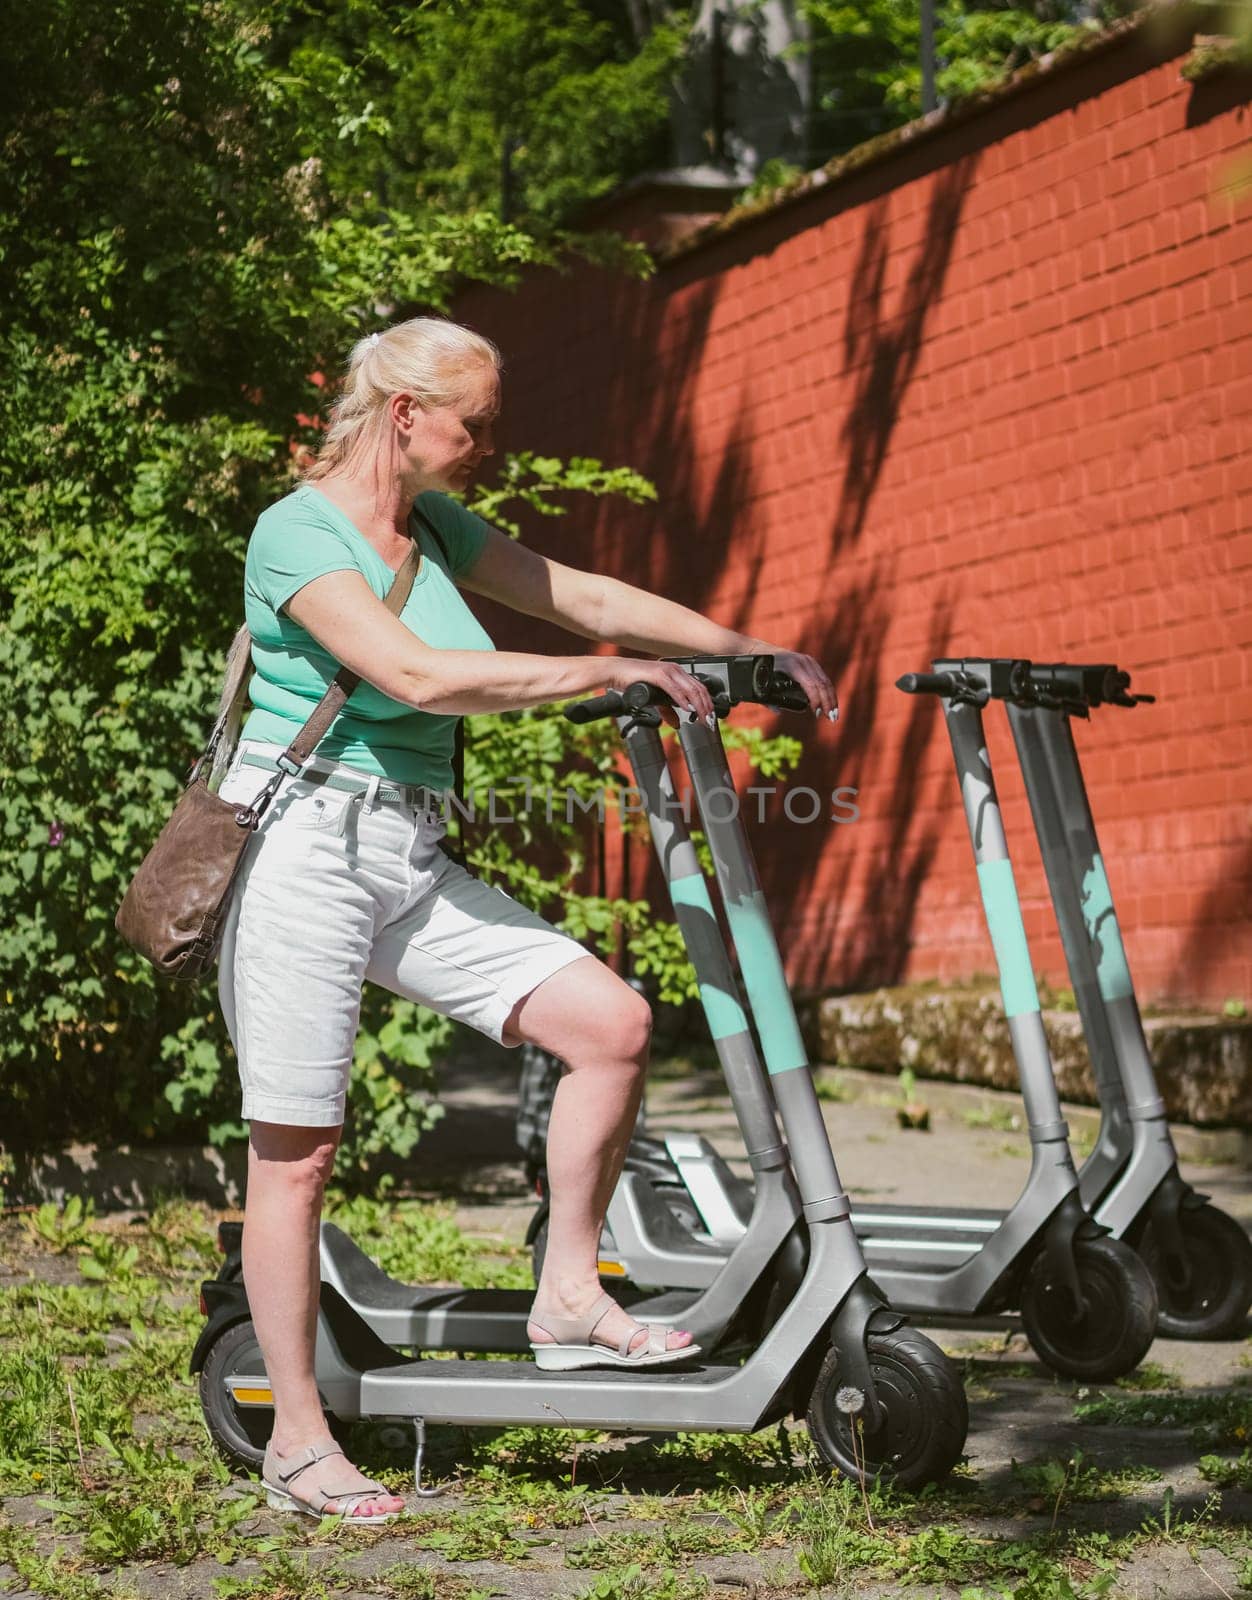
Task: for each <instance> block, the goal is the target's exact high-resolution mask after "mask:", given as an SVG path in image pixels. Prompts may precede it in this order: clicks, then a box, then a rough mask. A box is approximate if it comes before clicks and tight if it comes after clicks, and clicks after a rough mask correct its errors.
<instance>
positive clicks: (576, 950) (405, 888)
mask: <svg viewBox="0 0 1252 1600" xmlns="http://www.w3.org/2000/svg"><path fill="white" fill-rule="evenodd" d="M280 748H281V747H280V746H277V745H258V744H247V743H245V744H243V745H241V746H240V748H239V750H238V751H237V752H236V756H235V761H234V763H233V764H232V766H231V769H230V771H229V772H228V773H227V775H226V778H225V780H224V781H223V783H222V787H221V791H220V793H221V797H222V798H223V799H225V800H246V801H251V800H253V799H255V798H256V796H257V795H258V794H259V793H260V791H261V790H262V789H263V788H264V787H265V784H266V781H267V779H268V778H269V777H270V776H272V774H271V773H267V772H265V771H264V770H263V769H262V768H261V767H258V766H254V765H241V764H240V763H241V758H242V757H243V756H244V754H245V753H246V752H247V751H249V750H252V751H260V752H263V753H264V754H265V755H267V756H275V755H278V754H279V752H280ZM306 771H311V772H323V773H334V774H335V775H337V776H339V777H344V778H347V779H349V780H355V782H356V784H357V785H359V788H357V790H356V792H347V791H345V790H344V789H341V788H332V787H330V786H328V785H325V784H315V783H312V782H310V781H309V779H307V778H303V777H301V778H285V779H284V780H283V784H282V787H281V788H280V789H279V791H278V796H277V798H276V800H275V801H274V803H273V804H272V805H271V807H270V809H269V811H268V812H267V813H266V815H265V816H264V818H263V819H262V821H261V826H260V827H259V828H258V830H257V832H256V834H255V836H254V837H253V839H252V841H251V842H250V844H249V846H248V850H247V853H246V855H245V857H244V862H243V865H242V867H241V868H240V873H239V877H238V879H237V880H236V883H235V893H234V896H233V898H232V902H231V907H230V915H229V917H228V919H227V923H226V928H225V933H224V935H223V939H222V952H221V963H220V967H219V972H218V993H219V995H220V997H221V1003H222V1011H223V1014H224V1016H225V1019H226V1026H227V1029H228V1030H229V1032H230V1037H231V1041H232V1043H233V1044H234V1046H235V1054H236V1056H237V1057H238V1060H239V1076H240V1080H241V1083H242V1086H243V1115H244V1117H246V1118H253V1119H256V1120H257V1121H261V1122H278V1123H286V1124H289V1125H294V1126H297V1127H313V1128H329V1127H338V1126H339V1125H340V1123H342V1121H343V1116H344V1102H345V1098H346V1093H347V1084H348V1071H349V1068H350V1067H351V1064H352V1055H353V1046H354V1043H355V1040H356V1033H357V1024H358V1020H359V1016H360V1009H361V985H362V983H363V981H364V980H365V979H367V978H368V979H369V981H370V982H371V983H376V984H380V985H381V986H382V987H383V988H385V989H390V990H391V992H392V993H393V994H398V995H402V996H403V997H404V998H405V999H407V1000H415V1001H418V1002H419V1003H420V1004H422V1005H424V1006H427V1007H429V1008H430V1010H432V1011H437V1012H439V1013H440V1014H441V1015H442V1016H445V1017H452V1018H454V1019H455V1020H456V1021H458V1022H467V1023H469V1024H470V1026H471V1027H474V1028H477V1029H478V1030H479V1032H480V1033H485V1034H486V1035H487V1036H488V1037H489V1038H491V1039H495V1040H496V1041H497V1042H499V1043H505V1042H508V1043H513V1044H515V1043H517V1041H516V1040H510V1041H505V1040H503V1039H502V1037H501V1035H502V1033H503V1031H504V1027H505V1024H506V1022H507V1021H508V1018H509V1014H510V1012H511V1011H512V1010H513V1008H514V1006H516V1004H517V1003H518V1001H519V1000H521V999H523V998H524V997H525V996H526V995H528V994H530V993H531V991H532V990H534V989H535V988H537V987H538V986H539V984H541V983H543V982H544V980H545V979H547V978H550V977H551V976H552V975H553V973H555V972H559V971H560V970H561V968H562V967H567V966H569V965H570V964H571V963H572V962H574V961H585V960H593V959H595V958H594V957H591V956H589V954H588V952H587V951H586V950H584V949H583V947H582V946H581V945H580V944H578V943H576V942H575V941H574V940H573V939H570V938H568V937H567V936H566V935H565V934H563V933H559V932H558V931H557V930H556V929H555V928H553V927H552V926H551V925H550V924H549V923H547V922H545V921H544V920H543V918H542V917H539V916H536V915H535V913H534V912H533V911H528V910H527V909H526V908H525V907H524V906H521V905H519V904H518V903H517V901H516V900H514V899H513V898H512V897H511V896H510V895H507V894H505V893H504V891H503V890H502V889H497V888H494V887H491V886H490V885H488V884H485V883H483V882H482V881H481V880H480V879H478V878H475V877H474V876H473V875H472V874H470V873H469V872H467V871H466V870H465V868H464V867H460V866H457V864H456V863H455V862H453V861H450V860H449V859H448V857H447V856H445V855H444V854H443V852H442V851H441V850H440V849H439V845H438V841H439V840H440V839H441V838H442V837H443V835H444V832H445V828H444V824H443V822H442V820H441V819H440V818H439V816H438V815H437V814H436V812H435V811H434V810H426V809H424V808H419V807H415V806H412V805H406V804H403V803H401V802H399V801H379V800H378V799H377V797H375V798H373V800H371V788H374V787H376V786H374V785H371V782H370V778H369V776H368V775H367V774H365V773H361V772H358V771H355V770H354V769H352V768H349V767H342V766H339V767H337V766H334V765H333V764H332V763H329V762H320V763H319V762H318V761H316V760H314V761H313V762H310V764H309V766H308V768H306Z"/></svg>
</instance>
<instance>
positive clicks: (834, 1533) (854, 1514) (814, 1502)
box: [789, 1478, 895, 1590]
mask: <svg viewBox="0 0 1252 1600" xmlns="http://www.w3.org/2000/svg"><path fill="white" fill-rule="evenodd" d="M789 1510H790V1512H791V1515H792V1519H793V1531H794V1533H795V1534H796V1535H798V1539H799V1546H800V1548H799V1550H798V1551H797V1554H796V1565H797V1566H798V1567H799V1569H800V1572H801V1573H802V1575H803V1576H804V1578H805V1579H806V1580H807V1581H808V1583H809V1584H810V1586H811V1587H813V1588H815V1589H820V1588H824V1587H826V1586H828V1585H829V1586H831V1587H833V1588H835V1589H840V1590H841V1589H843V1588H844V1587H846V1585H847V1584H848V1582H849V1580H850V1578H851V1576H852V1574H853V1573H854V1572H856V1571H857V1570H859V1569H863V1568H866V1567H879V1566H882V1565H885V1564H886V1563H887V1562H889V1561H890V1560H891V1558H892V1556H893V1555H894V1551H895V1547H894V1544H893V1543H892V1542H891V1541H890V1540H888V1539H886V1538H885V1537H884V1536H883V1535H881V1534H878V1533H871V1532H870V1531H869V1529H868V1528H867V1527H865V1526H863V1525H862V1521H861V1518H862V1515H863V1512H864V1507H863V1505H862V1502H861V1495H860V1491H859V1490H858V1489H857V1487H856V1486H855V1485H854V1484H851V1483H849V1482H847V1481H846V1480H844V1479H840V1478H835V1479H830V1480H829V1481H823V1480H820V1479H818V1480H815V1482H814V1484H813V1486H812V1492H811V1493H808V1494H806V1495H804V1496H803V1497H802V1498H796V1499H794V1500H792V1502H791V1504H790V1506H789Z"/></svg>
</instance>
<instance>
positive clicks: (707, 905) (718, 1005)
mask: <svg viewBox="0 0 1252 1600" xmlns="http://www.w3.org/2000/svg"><path fill="white" fill-rule="evenodd" d="M669 897H670V899H671V900H672V901H673V902H674V904H675V906H692V907H693V908H694V909H695V910H696V911H702V912H704V913H705V915H706V916H707V917H708V918H709V920H710V922H712V923H713V924H714V926H716V924H717V917H716V915H715V914H714V911H713V902H712V900H711V899H710V898H709V886H708V884H707V882H706V881H705V877H704V874H703V873H702V872H693V873H691V874H690V876H689V877H686V878H671V879H670V885H669ZM697 977H699V974H697ZM700 1004H701V1005H702V1006H703V1007H704V1015H705V1019H706V1021H707V1022H708V1025H709V1032H710V1033H711V1034H712V1035H713V1037H714V1039H733V1038H734V1036H735V1035H736V1034H738V1033H747V1031H748V1019H747V1017H745V1016H744V1014H743V1007H742V1006H741V1005H740V1004H739V1001H738V1000H737V999H736V997H735V996H734V995H733V994H727V993H726V991H725V990H724V989H719V988H718V987H717V985H716V984H713V983H705V982H704V981H703V980H701V982H700Z"/></svg>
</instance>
